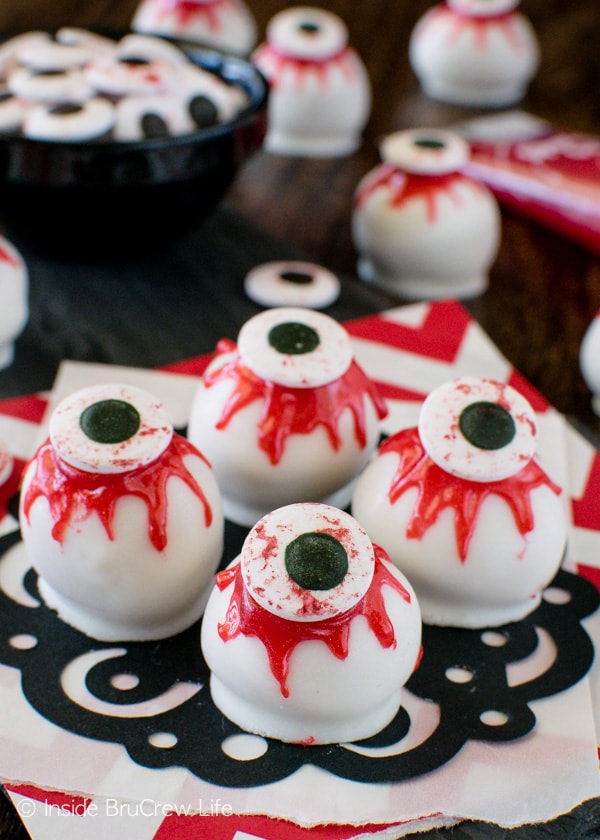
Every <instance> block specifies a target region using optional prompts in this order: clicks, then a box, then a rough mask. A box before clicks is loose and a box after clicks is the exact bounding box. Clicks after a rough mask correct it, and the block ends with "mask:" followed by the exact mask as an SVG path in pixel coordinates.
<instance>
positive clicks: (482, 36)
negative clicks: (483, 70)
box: [423, 3, 523, 51]
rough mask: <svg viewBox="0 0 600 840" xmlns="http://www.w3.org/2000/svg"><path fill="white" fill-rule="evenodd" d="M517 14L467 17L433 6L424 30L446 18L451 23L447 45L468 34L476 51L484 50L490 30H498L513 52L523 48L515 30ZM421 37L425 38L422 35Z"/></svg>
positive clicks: (445, 6) (457, 11) (513, 12)
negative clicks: (438, 20) (463, 34)
mask: <svg viewBox="0 0 600 840" xmlns="http://www.w3.org/2000/svg"><path fill="white" fill-rule="evenodd" d="M518 15H519V13H518V12H515V11H514V10H512V11H509V12H499V13H498V14H495V15H480V16H477V15H469V14H467V13H466V12H460V11H459V10H458V9H453V8H450V6H449V5H447V4H446V3H444V4H443V5H439V6H435V7H434V8H433V9H431V11H430V12H429V17H428V18H427V20H426V21H425V25H424V28H426V27H428V26H430V25H431V24H432V23H433V22H434V21H436V20H437V19H438V18H447V19H448V21H449V22H450V23H451V31H450V33H449V36H448V43H452V42H453V41H455V40H456V39H457V38H458V37H459V36H460V35H461V34H462V33H465V32H468V33H469V34H471V35H472V37H473V41H474V42H475V44H476V45H477V49H479V50H484V49H485V48H486V46H487V40H488V37H489V34H490V31H491V30H492V29H500V30H501V31H502V34H503V35H504V37H505V38H506V41H507V42H508V43H509V44H510V45H511V46H512V48H513V49H514V50H515V51H518V50H519V49H520V48H522V46H523V40H522V38H521V36H520V33H519V30H518V28H517V25H516V24H517V20H518ZM423 37H427V36H426V35H425V33H423Z"/></svg>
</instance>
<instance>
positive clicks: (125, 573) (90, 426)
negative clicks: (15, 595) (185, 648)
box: [19, 384, 224, 641]
mask: <svg viewBox="0 0 600 840" xmlns="http://www.w3.org/2000/svg"><path fill="white" fill-rule="evenodd" d="M19 521H20V525H21V533H22V536H23V542H24V545H25V550H26V552H27V555H28V559H29V561H30V563H31V565H32V566H33V567H34V569H35V570H36V572H37V574H38V584H39V591H40V594H41V596H42V598H43V600H44V601H45V603H46V604H47V606H48V607H50V608H51V609H54V610H56V612H57V613H58V615H59V617H60V618H61V619H62V620H63V621H64V622H65V623H67V624H69V625H71V626H72V627H75V628H76V629H77V630H80V631H81V632H83V633H85V634H86V635H88V636H90V637H91V638H95V639H100V640H103V641H128V640H132V641H144V640H148V639H160V638H165V637H166V636H171V635H174V634H176V633H179V632H181V631H183V630H184V629H186V628H187V627H189V626H190V625H191V624H193V623H194V622H195V621H196V620H197V619H198V618H199V617H200V616H201V614H202V611H203V609H204V605H205V603H206V599H207V597H208V594H209V591H210V585H211V583H212V579H213V575H214V573H215V571H216V569H217V567H218V564H219V562H220V559H221V554H222V550H223V529H224V518H223V507H222V501H221V495H220V490H219V487H218V485H217V482H216V479H215V477H214V475H213V472H212V469H211V467H210V464H209V463H208V461H207V460H206V458H205V457H204V456H203V455H202V453H201V452H200V451H199V450H198V449H197V448H196V447H194V446H193V445H192V444H191V443H189V441H187V440H186V439H185V438H183V437H181V436H180V435H177V434H175V433H174V432H173V424H172V422H171V420H170V418H169V415H168V413H167V411H166V409H165V408H164V406H163V405H162V403H161V402H160V401H159V400H157V399H156V398H155V397H154V396H152V395H151V394H148V393H147V392H146V391H144V390H142V389H140V388H136V387H133V386H129V385H121V384H112V385H95V386H91V387H89V388H83V389H81V390H80V391H76V392H75V393H74V394H71V395H70V396H68V397H67V398H66V399H64V400H63V401H62V402H61V403H59V405H58V406H57V407H56V408H55V410H54V411H53V413H52V416H51V419H50V426H49V439H48V440H47V441H46V442H45V443H43V444H42V445H41V446H40V447H39V448H38V450H37V452H36V453H35V455H34V457H33V458H32V459H31V461H30V463H29V464H28V466H27V468H26V470H25V472H24V477H23V485H22V490H21V502H20V511H19Z"/></svg>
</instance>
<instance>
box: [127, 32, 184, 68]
mask: <svg viewBox="0 0 600 840" xmlns="http://www.w3.org/2000/svg"><path fill="white" fill-rule="evenodd" d="M116 57H117V60H118V59H119V58H128V57H130V58H143V59H146V60H147V61H164V62H166V63H167V64H172V65H173V66H174V67H183V66H184V65H186V64H187V63H188V59H187V56H186V54H185V53H184V52H183V50H180V49H179V47H176V46H175V44H172V43H171V42H170V41H166V40H165V39H164V38H159V37H157V36H155V35H141V34H137V33H131V34H129V35H125V37H124V38H121V40H120V41H119V43H118V44H117V48H116Z"/></svg>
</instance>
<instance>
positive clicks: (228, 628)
mask: <svg viewBox="0 0 600 840" xmlns="http://www.w3.org/2000/svg"><path fill="white" fill-rule="evenodd" d="M373 550H374V554H375V572H374V575H373V580H372V582H371V585H370V587H369V589H368V590H367V592H366V594H365V595H364V596H363V598H361V600H360V601H358V602H357V603H356V604H354V606H353V607H351V608H350V609H349V610H347V611H346V612H344V613H342V614H341V615H338V616H335V617H333V618H326V619H323V620H321V621H313V622H304V621H289V620H287V619H285V618H280V617H279V616H276V615H273V613H271V612H269V611H267V610H266V609H264V608H263V607H261V606H260V605H259V604H258V603H257V602H256V601H255V600H254V598H252V596H251V595H250V594H249V593H248V591H247V589H246V587H245V586H244V582H243V576H242V571H241V564H240V563H237V564H236V565H235V566H231V567H230V568H228V569H225V570H224V571H222V572H219V573H218V574H217V577H216V583H217V587H218V588H219V589H220V590H221V591H223V590H225V589H227V587H228V586H230V585H231V584H233V587H234V588H233V592H232V594H231V598H230V601H229V606H228V607H227V612H226V614H225V619H224V621H222V622H221V623H220V624H219V625H218V633H219V636H220V637H221V639H222V640H223V641H224V642H227V641H229V640H230V639H235V637H236V636H238V635H239V634H240V633H241V634H242V635H243V636H255V637H256V638H258V639H259V640H260V641H261V642H262V644H263V645H264V647H265V649H266V651H267V655H268V657H269V664H270V667H271V672H272V674H273V676H274V677H275V679H276V680H277V682H278V683H279V687H280V690H281V693H282V695H283V696H284V697H289V693H290V692H289V688H288V685H287V678H288V674H289V668H290V658H291V655H292V653H293V652H294V649H295V648H296V646H297V645H299V644H300V643H301V642H305V641H322V642H324V643H325V644H326V645H327V647H328V648H329V650H330V651H331V652H332V654H333V655H334V656H335V657H337V658H338V659H346V657H347V656H348V652H349V648H348V642H349V636H350V625H351V623H352V620H353V619H354V618H355V617H356V616H358V615H363V616H365V618H366V619H367V621H368V623H369V627H370V628H371V630H372V631H373V633H374V634H375V636H376V637H377V639H378V641H379V643H380V645H381V646H382V647H383V648H394V647H395V646H396V637H395V633H394V628H393V625H392V622H391V620H390V618H389V616H388V614H387V611H386V609H385V604H384V600H383V592H382V589H383V587H384V585H386V586H390V587H392V588H393V589H394V590H395V591H396V592H398V593H399V594H400V596H401V597H402V598H403V599H404V600H405V601H406V603H410V601H411V597H410V593H409V592H408V591H407V590H406V589H405V587H404V586H403V585H402V584H401V583H400V581H399V580H398V578H397V577H395V575H394V574H393V572H392V571H391V570H390V569H388V568H387V566H386V563H385V562H384V560H385V561H389V558H388V556H387V554H386V553H385V551H383V549H381V548H380V547H379V546H376V545H374V546H373ZM306 594H307V595H310V593H306Z"/></svg>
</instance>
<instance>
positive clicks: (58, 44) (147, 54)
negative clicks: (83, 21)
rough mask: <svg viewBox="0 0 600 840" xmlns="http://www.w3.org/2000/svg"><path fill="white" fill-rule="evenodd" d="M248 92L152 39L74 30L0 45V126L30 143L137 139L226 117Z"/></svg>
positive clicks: (28, 36) (190, 128) (35, 34)
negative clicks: (113, 36)
mask: <svg viewBox="0 0 600 840" xmlns="http://www.w3.org/2000/svg"><path fill="white" fill-rule="evenodd" d="M247 104H248V95H247V93H246V92H245V91H244V90H243V89H242V88H241V87H240V86H239V85H235V84H232V83H229V82H227V81H225V80H224V79H223V78H221V77H220V76H218V75H217V74H216V73H212V72H210V71H208V70H206V69H204V68H201V67H199V66H198V65H196V64H194V63H193V62H192V61H191V60H190V59H189V58H188V57H187V55H186V54H185V53H184V52H183V51H182V50H181V49H179V48H178V47H177V46H175V45H174V44H172V43H171V42H169V41H166V40H163V39H162V38H159V37H157V36H152V35H142V34H135V33H132V34H129V35H126V36H124V37H123V38H122V39H121V40H119V41H115V40H112V39H110V38H106V37H104V36H101V35H97V34H95V33H93V32H89V31H87V30H84V29H77V28H63V29H60V30H58V32H57V33H56V34H55V35H54V36H52V35H50V34H49V33H46V32H27V33H24V34H22V35H17V36H15V37H14V38H11V39H10V40H8V41H5V42H4V43H3V44H2V46H0V131H1V132H4V133H8V134H15V135H21V136H24V137H27V138H30V139H34V140H51V141H60V142H65V141H66V142H68V141H71V142H80V141H88V140H118V141H135V140H144V139H150V138H166V137H174V136H179V135H183V134H190V133H193V132H196V131H198V130H199V129H203V128H207V127H210V126H214V125H219V124H222V123H227V122H230V121H231V120H232V119H234V118H235V117H236V116H237V115H238V114H239V113H240V112H241V111H242V110H243V109H244V108H245V107H246V106H247Z"/></svg>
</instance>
